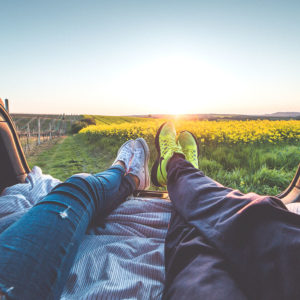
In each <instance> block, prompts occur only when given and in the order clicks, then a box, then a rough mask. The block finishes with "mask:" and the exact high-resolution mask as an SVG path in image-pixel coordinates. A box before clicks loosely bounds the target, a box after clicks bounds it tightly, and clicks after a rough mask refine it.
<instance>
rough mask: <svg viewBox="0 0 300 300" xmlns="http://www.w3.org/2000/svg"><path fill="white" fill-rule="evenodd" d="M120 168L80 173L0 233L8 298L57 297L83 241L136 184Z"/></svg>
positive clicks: (0, 278) (0, 282)
mask: <svg viewBox="0 0 300 300" xmlns="http://www.w3.org/2000/svg"><path fill="white" fill-rule="evenodd" d="M124 173H125V170H124V168H122V167H121V166H113V167H111V168H110V169H108V170H107V171H104V172H102V173H99V174H96V175H91V174H77V175H74V176H72V177H70V178H69V179H67V180H66V181H65V182H64V183H62V184H60V185H58V186H56V187H55V188H54V189H53V190H52V191H51V192H50V193H49V194H48V195H47V196H46V197H45V198H44V199H43V200H41V201H40V202H38V203H37V204H36V205H35V206H34V207H32V208H31V209H30V210H29V211H28V212H27V213H26V214H25V215H24V216H23V217H22V218H21V219H20V220H18V221H17V222H16V223H14V224H13V225H11V226H10V227H9V228H7V229H6V230H5V231H4V232H3V233H2V234H1V235H0V289H1V291H2V292H3V293H4V294H5V295H7V296H8V298H9V299H22V300H27V299H31V300H32V299H38V300H41V299H43V300H46V299H58V298H59V296H60V295H61V292H62V290H63V287H64V285H65V283H66V280H67V277H68V274H69V271H70V268H71V266H72V263H73V261H74V258H75V255H76V252H77V249H78V246H79V244H80V241H81V240H82V238H83V237H84V234H85V232H86V230H87V228H88V226H89V224H91V223H92V222H95V221H100V222H101V221H102V222H103V218H105V216H107V215H108V214H109V213H110V212H111V211H112V210H113V209H114V208H115V207H116V206H118V205H119V204H120V203H121V202H122V201H124V200H125V198H126V197H127V196H129V195H130V194H131V193H132V192H133V190H134V189H135V184H134V181H133V180H132V178H131V177H130V176H129V175H126V176H124Z"/></svg>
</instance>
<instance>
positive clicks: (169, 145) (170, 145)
mask: <svg viewBox="0 0 300 300" xmlns="http://www.w3.org/2000/svg"><path fill="white" fill-rule="evenodd" d="M160 144H161V147H160V149H161V154H162V156H163V157H165V156H166V154H167V153H168V151H169V150H170V149H172V150H176V149H177V145H176V144H174V142H173V141H172V140H171V139H170V138H161V143H160Z"/></svg>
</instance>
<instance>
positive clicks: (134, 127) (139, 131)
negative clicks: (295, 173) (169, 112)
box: [80, 117, 300, 144]
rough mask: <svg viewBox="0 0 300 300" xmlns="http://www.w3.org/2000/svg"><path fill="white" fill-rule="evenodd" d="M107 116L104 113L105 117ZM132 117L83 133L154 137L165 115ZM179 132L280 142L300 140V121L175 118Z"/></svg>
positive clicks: (216, 139)
mask: <svg viewBox="0 0 300 300" xmlns="http://www.w3.org/2000/svg"><path fill="white" fill-rule="evenodd" d="M103 118H104V117H103ZM136 119H137V118H134V120H132V122H131V121H130V118H127V119H126V120H127V121H124V122H122V123H120V122H118V123H117V122H111V123H110V124H105V123H103V122H100V121H99V120H96V121H97V125H91V126H88V127H86V128H84V129H82V130H81V131H80V133H81V134H87V135H101V136H116V137H119V138H122V139H133V138H137V137H144V138H153V137H154V136H155V134H156V131H157V129H158V128H159V126H160V125H161V124H162V123H163V122H164V121H165V120H162V119H150V118H149V119H146V118H145V119H141V120H139V121H137V120H136ZM174 122H175V125H176V129H177V131H178V132H180V131H182V130H189V131H191V132H192V133H193V134H194V135H195V136H196V137H197V138H198V139H199V140H200V141H201V142H202V143H226V144H234V143H246V144H248V143H279V142H299V141H300V121H299V120H290V121H269V120H255V121H252V120H251V121H231V120H230V121H197V120H175V121H174Z"/></svg>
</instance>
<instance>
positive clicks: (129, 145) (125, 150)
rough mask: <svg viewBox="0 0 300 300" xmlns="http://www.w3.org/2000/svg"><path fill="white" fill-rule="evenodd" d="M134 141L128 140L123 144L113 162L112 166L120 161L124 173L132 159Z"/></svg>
mask: <svg viewBox="0 0 300 300" xmlns="http://www.w3.org/2000/svg"><path fill="white" fill-rule="evenodd" d="M134 144H135V142H134V140H129V141H127V142H125V143H124V144H123V145H122V146H121V147H120V149H119V151H118V154H117V157H116V159H115V161H114V162H113V164H112V166H113V165H115V164H116V162H117V161H122V162H123V163H124V164H125V169H126V172H128V170H129V164H130V161H131V159H132V157H133V151H134Z"/></svg>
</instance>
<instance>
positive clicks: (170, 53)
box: [0, 0, 300, 115]
mask: <svg viewBox="0 0 300 300" xmlns="http://www.w3.org/2000/svg"><path fill="white" fill-rule="evenodd" d="M0 66H1V72H0V97H1V98H3V99H4V98H9V99H10V104H11V111H12V112H28V113H29V112H32V113H94V114H111V115H122V114H148V113H249V114H256V113H271V112H276V111H300V1H289V0H286V1H276V0H273V1H264V0H263V1H255V0H252V1H231V0H228V1H225V0H224V1H214V0H207V1H190V0H186V1H174V0H173V1H163V0H160V1H155V0H151V1H150V0H149V1H143V0H140V1H127V0H121V1H114V0H110V1H101V0H97V1H89V0H87V1H82V0H81V1H77V0H67V1H65V0H60V1H56V0H51V1H50V0H48V1H43V0H38V1H32V0H26V1H24V0H22V1H15V0H11V1H4V0H0Z"/></svg>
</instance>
